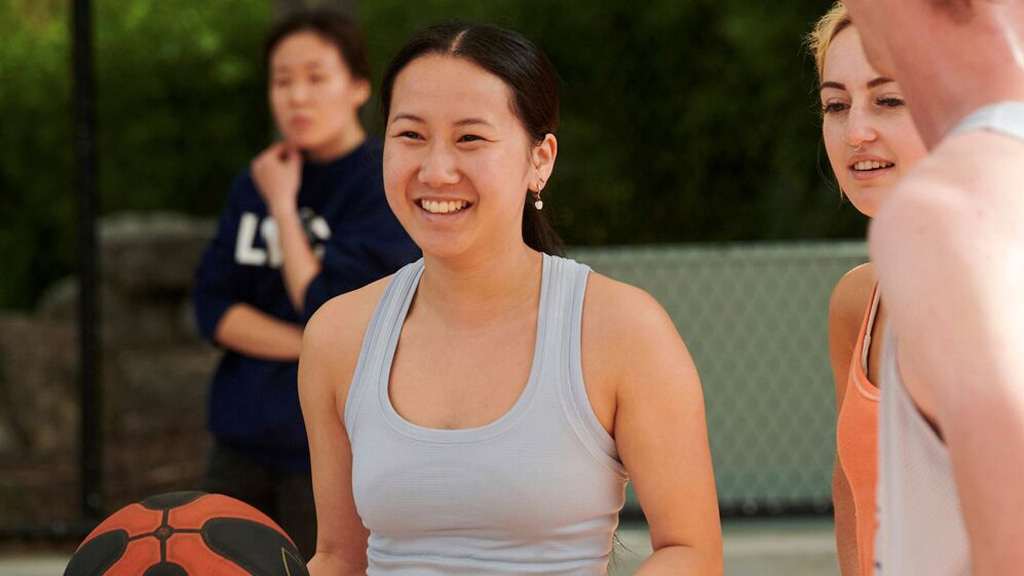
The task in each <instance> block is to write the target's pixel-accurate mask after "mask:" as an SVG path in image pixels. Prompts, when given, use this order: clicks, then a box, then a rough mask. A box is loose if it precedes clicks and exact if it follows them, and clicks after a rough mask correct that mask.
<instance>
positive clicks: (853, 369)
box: [808, 2, 927, 576]
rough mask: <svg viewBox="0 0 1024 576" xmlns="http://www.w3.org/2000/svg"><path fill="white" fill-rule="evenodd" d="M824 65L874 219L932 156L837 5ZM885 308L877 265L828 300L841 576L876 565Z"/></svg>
mask: <svg viewBox="0 0 1024 576" xmlns="http://www.w3.org/2000/svg"><path fill="white" fill-rule="evenodd" d="M808 41H809V44H810V47H811V50H812V51H813V53H814V57H815V63H816V65H817V70H818V81H819V95H820V98H821V110H822V115H823V117H822V138H823V140H824V142H825V150H826V152H827V153H828V158H829V162H830V163H831V165H832V171H833V172H834V173H835V175H836V179H837V180H838V182H839V187H840V189H841V190H842V192H843V193H844V194H845V195H846V197H847V198H849V199H850V202H851V203H852V204H853V206H854V207H855V208H856V209H857V210H859V211H860V212H861V213H862V214H864V215H865V216H868V217H869V218H870V217H872V216H874V214H875V211H876V210H877V209H878V206H879V205H880V203H881V202H882V201H883V199H884V198H885V195H886V193H887V192H888V191H889V190H891V189H892V187H893V186H894V185H895V184H896V182H897V181H899V179H900V177H901V176H902V175H903V174H905V173H906V172H907V171H908V170H910V168H911V167H912V166H913V165H914V163H915V162H917V161H918V160H920V159H921V158H923V157H924V156H925V155H926V154H927V150H926V149H925V146H924V143H923V142H922V141H921V138H920V136H919V135H918V133H917V130H916V129H915V127H914V124H913V121H912V119H911V117H910V113H909V111H908V110H907V107H906V104H905V103H904V101H903V96H902V94H901V92H900V88H899V86H898V85H897V84H896V83H895V82H893V81H892V80H891V79H889V78H884V77H881V76H880V75H879V74H878V73H877V72H876V71H875V70H874V69H873V68H872V67H871V65H870V64H869V63H868V61H867V58H866V56H865V55H864V49H863V47H862V46H861V41H860V34H859V33H858V31H857V28H856V27H855V26H854V25H853V23H852V22H851V20H850V16H849V14H848V13H847V11H846V8H845V6H843V4H842V3H841V2H838V3H836V4H835V5H834V6H833V7H832V9H831V10H830V11H829V12H828V13H827V14H825V16H824V17H822V18H821V19H820V20H819V21H818V22H817V24H816V25H815V27H814V30H813V31H812V32H811V34H810V35H809V37H808ZM884 326H885V307H884V306H883V304H882V301H881V300H880V298H879V294H878V288H877V282H876V280H875V275H874V271H873V269H872V265H871V264H870V263H867V264H862V265H860V266H858V267H856V268H854V269H853V270H851V271H849V272H848V273H846V275H845V276H843V278H842V279H841V280H840V281H839V283H838V284H836V287H835V289H834V290H833V292H832V298H831V302H830V304H829V350H830V353H831V358H832V373H833V377H834V378H835V386H836V399H837V410H838V414H839V418H838V422H837V425H836V444H837V446H836V447H837V458H836V463H835V468H834V472H833V478H832V501H833V505H834V507H835V528H836V548H837V550H838V553H839V566H840V569H841V571H842V574H843V576H869V575H870V574H872V572H873V568H874V555H873V549H874V535H875V483H876V478H877V460H878V457H877V452H878V432H877V431H878V399H879V391H878V388H877V387H876V383H877V382H878V372H879V368H880V360H881V357H880V351H881V349H882V328H883V327H884Z"/></svg>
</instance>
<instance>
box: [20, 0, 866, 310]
mask: <svg viewBox="0 0 1024 576" xmlns="http://www.w3.org/2000/svg"><path fill="white" fill-rule="evenodd" d="M70 4H71V2H69V1H68V0H0V111H2V121H0V253H2V254H3V262H2V263H0V308H27V307H30V306H32V305H33V303H34V302H35V301H36V299H37V298H38V296H39V294H40V292H41V291H42V290H43V289H44V288H45V287H46V286H47V285H49V284H50V283H51V282H53V281H54V280H55V279H57V278H59V277H61V276H64V275H66V274H69V273H71V272H72V271H73V266H74V254H75V248H74V241H75V236H74V225H75V220H74V209H75V200H74V189H73V184H74V174H73V162H72V146H73V143H72V107H71V88H72V87H71V70H70V61H71V60H70V48H71V43H70V27H69V24H70V17H71V16H70ZM828 5H829V2H828V1H827V0H778V1H776V2H770V3H765V2H751V1H749V0H685V1H684V0H648V1H647V2H624V1H615V2H594V1H592V0H539V1H531V2H527V1H525V0H488V1H487V2H481V1H480V0H417V1H416V2H410V1H409V0H368V1H365V2H360V3H359V7H358V13H359V17H360V20H361V23H362V25H363V27H364V29H365V32H366V36H367V39H368V43H369V46H370V56H371V63H372V65H373V69H374V70H375V73H376V74H377V75H378V77H379V74H380V71H381V70H382V69H383V67H384V65H385V64H386V62H387V60H388V58H390V56H391V55H392V54H393V53H394V52H395V51H396V50H397V49H398V47H399V46H401V44H402V43H403V42H404V41H405V40H406V39H407V38H408V37H409V36H410V35H411V34H412V33H414V32H415V31H416V30H418V29H420V28H422V27H423V26H425V25H427V24H429V23H431V22H435V21H438V20H442V19H450V18H461V19H471V20H484V21H491V22H495V23H497V24H500V25H504V26H509V27H512V28H515V29H517V30H519V31H521V32H523V33H525V34H526V35H527V36H528V37H530V38H531V39H532V40H533V41H534V42H536V43H537V44H538V45H539V46H540V47H541V48H543V49H544V50H545V51H546V52H547V53H548V55H549V56H550V57H551V59H552V61H553V62H554V64H555V67H556V68H557V70H558V72H559V74H560V76H561V79H562V89H563V99H562V110H563V113H562V129H561V132H560V134H559V143H560V147H559V148H560V150H559V159H558V166H557V168H556V170H555V175H554V177H553V180H552V183H551V184H550V186H549V188H548V191H549V192H550V194H549V195H548V196H547V198H546V207H545V209H546V210H547V209H550V210H552V213H553V216H554V218H555V220H556V223H557V225H558V228H559V230H560V231H561V233H562V234H563V236H564V237H565V239H566V240H567V242H568V243H569V244H570V245H599V244H600V245H604V244H650V243H682V242H687V243H690V242H729V241H752V240H788V239H826V238H849V237H858V236H861V235H862V234H863V233H864V220H863V218H861V217H860V216H859V215H857V214H856V212H855V211H854V210H853V209H852V208H851V207H849V206H846V205H844V204H843V203H842V202H841V201H840V198H839V195H838V192H837V191H836V188H835V185H834V184H833V183H832V182H831V177H830V176H829V177H826V176H823V174H828V173H829V171H828V167H827V160H826V159H825V157H824V152H823V150H822V147H821V145H820V142H819V141H820V134H819V131H818V117H817V113H816V108H817V105H816V94H815V89H814V86H815V78H814V71H813V63H812V60H811V58H810V57H809V56H808V55H807V54H806V51H805V50H804V49H803V47H802V41H801V38H802V36H803V34H804V33H806V31H807V30H808V29H809V27H810V25H811V22H813V20H814V19H815V18H816V17H817V16H819V15H820V14H821V13H823V12H824V11H825V10H826V9H827V7H828ZM271 18H272V6H271V2H267V1H255V0H204V1H203V2H197V1H196V0H95V37H96V62H97V63H96V74H97V105H98V109H97V112H98V124H99V134H98V153H99V166H98V170H99V174H98V177H99V182H98V189H99V193H100V208H101V211H102V212H103V213H112V212H118V211H124V210H143V211H145V210H177V211H183V212H187V213H191V214H196V215H213V214H216V213H217V211H218V210H219V209H220V207H221V206H222V204H223V201H224V197H225V194H226V190H227V184H228V181H229V179H230V177H231V175H232V174H233V173H234V172H235V171H237V170H238V169H240V168H241V167H243V166H245V164H246V163H247V162H248V161H249V159H250V158H251V157H252V156H253V155H254V154H255V153H257V152H258V151H259V150H261V149H262V148H263V147H264V146H266V145H267V143H268V142H269V140H270V138H271V137H272V126H271V124H270V121H269V118H268V113H267V106H266V86H265V85H266V74H265V71H264V69H263V63H262V60H261V43H262V37H263V34H264V33H265V31H266V29H267V26H268V24H269V22H270V20H271ZM371 108H376V106H375V105H374V106H372V107H371ZM366 118H367V123H368V125H369V127H370V128H371V129H372V130H380V128H381V122H380V121H379V120H378V119H377V117H376V114H375V110H373V109H370V110H367V112H366Z"/></svg>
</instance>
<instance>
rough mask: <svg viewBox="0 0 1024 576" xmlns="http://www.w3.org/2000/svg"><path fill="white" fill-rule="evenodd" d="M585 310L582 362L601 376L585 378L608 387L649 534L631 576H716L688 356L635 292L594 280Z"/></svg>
mask: <svg viewBox="0 0 1024 576" xmlns="http://www.w3.org/2000/svg"><path fill="white" fill-rule="evenodd" d="M586 302H587V303H586V304H585V308H586V314H585V316H584V324H585V326H584V342H583V344H584V346H585V350H584V354H592V355H594V356H592V358H593V357H596V358H600V359H601V364H602V365H604V366H605V367H606V368H605V370H606V372H605V373H604V374H601V375H598V374H595V373H593V372H591V373H590V374H588V373H587V372H585V373H584V377H585V378H589V377H601V378H610V379H612V381H613V382H614V390H615V417H614V438H615V444H616V447H617V449H618V452H619V457H620V458H621V460H622V463H623V465H624V466H625V467H626V470H627V471H628V472H629V475H630V478H631V479H632V482H633V488H634V490H635V491H636V495H637V497H638V499H639V501H640V505H641V507H642V508H643V511H644V514H645V516H646V517H647V522H648V526H649V527H650V538H651V546H652V548H653V550H654V553H653V554H652V555H651V556H650V557H649V558H648V559H647V560H646V561H645V562H644V563H643V565H642V566H641V567H640V569H639V571H637V572H636V574H637V575H638V576H640V575H643V576H656V575H659V574H664V575H668V574H673V575H675V574H685V575H687V576H697V575H709V576H714V575H720V574H721V573H722V536H721V524H720V520H719V513H718V499H717V496H716V492H715V478H714V473H713V470H712V464H711V451H710V447H709V444H708V436H707V426H706V424H705V416H704V399H703V394H702V391H701V387H700V381H699V378H698V376H697V370H696V368H695V366H694V365H693V361H692V359H691V358H690V355H689V352H688V351H687V349H686V346H685V345H684V344H683V341H682V339H681V338H680V337H679V333H678V332H677V331H676V329H675V326H673V324H672V321H671V319H670V318H669V317H668V315H667V314H666V313H665V311H664V310H662V308H661V306H660V305H658V303H657V302H655V301H654V299H653V298H651V297H650V296H649V295H647V294H645V293H643V292H642V291H640V290H638V289H636V288H633V287H631V286H626V285H624V284H619V283H617V282H614V281H611V280H608V279H607V278H603V277H600V276H597V275H592V276H591V279H590V286H589V287H588V292H587V300H586ZM588 364H590V363H589V362H587V360H586V359H585V360H584V367H585V368H586V366H587V365H588ZM588 389H589V386H588Z"/></svg>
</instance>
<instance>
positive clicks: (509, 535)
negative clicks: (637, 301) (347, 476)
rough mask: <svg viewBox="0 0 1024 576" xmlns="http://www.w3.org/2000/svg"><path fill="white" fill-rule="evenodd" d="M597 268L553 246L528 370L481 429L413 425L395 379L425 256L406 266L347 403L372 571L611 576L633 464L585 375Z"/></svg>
mask: <svg viewBox="0 0 1024 576" xmlns="http://www.w3.org/2000/svg"><path fill="white" fill-rule="evenodd" d="M589 271H590V269H589V268H588V267H586V266H584V265H581V264H578V263H576V262H574V261H572V260H566V259H563V258H558V257H554V256H548V255H544V263H543V275H542V281H541V296H540V305H539V310H538V317H537V336H536V344H535V349H534V356H533V366H532V368H531V370H530V375H529V380H528V382H527V384H526V387H525V389H524V390H523V392H522V394H521V396H520V397H519V399H518V400H517V401H516V403H515V404H514V405H513V407H512V408H511V409H510V410H509V411H508V412H507V413H505V414H504V415H503V416H501V417H500V418H498V419H497V420H496V421H494V422H492V423H490V424H487V425H485V426H481V427H478V428H471V429H463V430H439V429H432V428H424V427H421V426H417V425H415V424H413V423H411V422H409V421H407V420H405V419H404V418H402V416H401V415H399V414H398V413H397V412H396V411H395V409H394V407H393V406H392V404H391V400H390V397H389V394H388V380H389V375H390V371H391V366H392V362H393V360H394V355H395V349H396V346H397V344H398V339H399V336H400V334H401V332H402V325H403V323H404V321H405V317H406V315H407V314H408V311H409V307H410V305H411V303H412V300H413V296H414V294H415V292H416V287H417V286H418V284H419V279H420V276H421V274H422V272H423V261H422V260H421V261H419V262H415V263H413V264H410V265H408V266H406V267H405V268H403V269H401V270H400V271H399V272H398V273H397V274H395V276H394V278H393V279H392V280H391V282H390V283H389V285H388V286H387V288H386V289H385V291H384V294H383V296H382V297H381V300H380V303H379V304H378V306H377V309H376V312H375V313H374V316H373V319H372V320H371V322H370V325H369V327H368V329H367V332H366V336H365V338H364V341H363V347H362V350H361V352H360V355H359V361H358V364H357V367H356V371H355V374H354V376H353V380H352V385H351V389H350V392H349V396H348V400H347V403H346V407H345V426H346V429H347V430H348V435H349V439H350V441H351V444H352V492H353V495H354V497H355V503H356V508H357V510H358V512H359V516H360V517H361V518H362V520H363V523H364V524H365V525H366V527H367V528H368V529H369V530H370V539H369V544H368V549H367V558H368V561H369V568H368V570H367V573H368V574H369V575H370V576H384V575H387V576H392V575H403V576H404V575H417V576H431V575H438V576H440V575H447V576H451V575H461V574H465V575H473V576H486V575H492V574H494V575H496V574H548V575H580V576H583V575H598V574H605V573H606V571H607V565H608V560H609V554H610V552H611V550H612V541H613V535H614V532H615V529H616V527H617V525H618V513H619V510H620V509H621V508H622V506H623V504H624V501H625V485H626V480H627V476H626V472H625V469H624V468H623V466H622V464H621V463H620V462H619V460H618V456H617V452H616V450H615V442H614V440H613V439H612V438H611V437H610V436H609V435H608V433H607V432H606V431H605V430H604V428H603V427H602V426H601V424H600V422H599V421H598V420H597V417H596V416H595V415H594V412H593V410H592V409H591V406H590V402H589V400H588V398H587V392H586V388H585V387H584V384H583V372H582V365H581V361H580V327H581V322H582V317H583V298H584V294H585V292H586V286H587V276H588V274H589Z"/></svg>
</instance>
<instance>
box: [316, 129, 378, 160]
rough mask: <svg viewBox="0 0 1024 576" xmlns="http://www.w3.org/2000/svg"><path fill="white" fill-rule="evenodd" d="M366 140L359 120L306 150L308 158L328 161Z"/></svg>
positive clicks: (353, 148)
mask: <svg viewBox="0 0 1024 576" xmlns="http://www.w3.org/2000/svg"><path fill="white" fill-rule="evenodd" d="M365 140H366V132H365V131H364V130H363V127H362V126H361V125H360V124H359V122H353V123H352V125H351V127H350V128H346V129H345V130H342V131H341V133H340V134H338V137H337V138H334V139H332V140H331V141H329V142H327V143H325V144H324V145H322V146H317V147H316V148H310V149H308V150H306V153H307V154H308V155H309V159H310V160H312V161H314V162H330V161H331V160H336V159H338V158H341V157H342V156H344V155H346V154H348V153H349V152H351V151H353V150H355V149H356V148H358V147H359V146H360V145H361V144H362V143H363V142H364V141H365Z"/></svg>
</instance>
